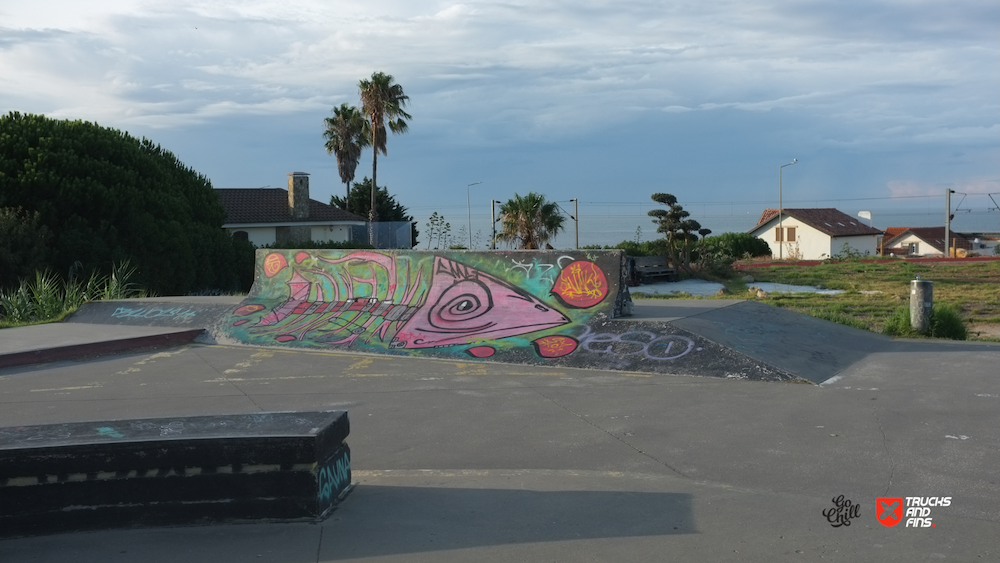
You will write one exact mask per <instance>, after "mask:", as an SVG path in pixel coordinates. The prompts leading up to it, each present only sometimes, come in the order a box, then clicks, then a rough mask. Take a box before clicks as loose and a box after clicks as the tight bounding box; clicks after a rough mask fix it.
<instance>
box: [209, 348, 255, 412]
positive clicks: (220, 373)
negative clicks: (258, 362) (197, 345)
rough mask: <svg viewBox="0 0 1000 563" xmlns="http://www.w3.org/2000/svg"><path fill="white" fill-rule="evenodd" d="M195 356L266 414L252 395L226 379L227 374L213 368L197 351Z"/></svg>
mask: <svg viewBox="0 0 1000 563" xmlns="http://www.w3.org/2000/svg"><path fill="white" fill-rule="evenodd" d="M194 355H195V356H198V359H199V360H201V361H202V363H204V364H205V365H206V366H208V367H209V369H211V370H212V371H214V372H215V373H217V374H219V377H220V378H222V380H223V381H225V382H226V383H228V384H230V385H232V386H233V388H234V389H236V390H237V391H239V392H240V393H243V396H244V397H246V398H247V400H248V401H250V402H251V403H253V406H255V407H257V410H259V411H260V412H264V409H263V408H261V406H260V405H258V404H257V401H255V400H253V397H251V396H250V395H248V394H247V392H246V391H244V390H243V389H241V388H240V386H239V385H237V384H236V382H235V381H231V380H230V379H229V378H228V377H226V374H224V373H222V372H221V371H219V370H218V369H217V368H216V367H215V366H213V365H212V364H211V363H209V361H208V360H206V359H205V358H204V357H202V355H201V354H199V353H198V351H197V350H195V352H194Z"/></svg>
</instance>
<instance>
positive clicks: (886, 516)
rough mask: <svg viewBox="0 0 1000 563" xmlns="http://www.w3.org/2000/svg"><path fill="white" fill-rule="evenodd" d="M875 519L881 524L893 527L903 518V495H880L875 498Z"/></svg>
mask: <svg viewBox="0 0 1000 563" xmlns="http://www.w3.org/2000/svg"><path fill="white" fill-rule="evenodd" d="M875 519H876V520H878V523H879V524H882V525H883V526H887V527H890V528H891V527H893V526H895V525H896V524H899V521H900V520H902V519H903V497H878V498H876V499H875Z"/></svg>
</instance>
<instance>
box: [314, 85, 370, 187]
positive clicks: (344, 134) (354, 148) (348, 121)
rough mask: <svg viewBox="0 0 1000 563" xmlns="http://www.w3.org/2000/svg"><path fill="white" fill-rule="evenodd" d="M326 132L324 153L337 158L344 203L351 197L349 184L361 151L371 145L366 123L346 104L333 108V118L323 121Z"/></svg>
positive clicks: (352, 178) (362, 115)
mask: <svg viewBox="0 0 1000 563" xmlns="http://www.w3.org/2000/svg"><path fill="white" fill-rule="evenodd" d="M323 122H324V123H325V124H326V131H325V132H323V137H324V138H326V152H327V154H332V155H334V156H336V157H337V172H339V173H340V181H341V182H343V183H344V185H345V186H347V195H346V196H345V199H344V201H347V199H349V198H350V197H351V182H353V181H354V171H355V170H356V169H357V167H358V161H360V160H361V149H363V148H364V147H367V146H369V145H371V137H370V135H369V132H368V121H367V120H366V119H365V116H364V114H362V113H361V112H360V111H358V108H356V107H354V106H349V105H347V104H340V107H339V108H338V107H335V108H333V117H327V118H324V119H323Z"/></svg>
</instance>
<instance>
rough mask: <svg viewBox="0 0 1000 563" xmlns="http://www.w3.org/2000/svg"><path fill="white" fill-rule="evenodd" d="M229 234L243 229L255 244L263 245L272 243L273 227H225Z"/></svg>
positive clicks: (273, 239)
mask: <svg viewBox="0 0 1000 563" xmlns="http://www.w3.org/2000/svg"><path fill="white" fill-rule="evenodd" d="M226 231H228V232H229V234H230V235H232V234H233V233H234V232H236V231H245V232H246V233H247V238H248V239H249V240H250V242H251V243H252V244H254V245H255V246H264V245H266V244H274V241H275V236H274V227H239V228H235V229H226Z"/></svg>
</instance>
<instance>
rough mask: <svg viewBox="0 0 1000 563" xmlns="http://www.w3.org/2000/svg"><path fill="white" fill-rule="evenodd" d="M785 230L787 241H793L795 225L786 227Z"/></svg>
mask: <svg viewBox="0 0 1000 563" xmlns="http://www.w3.org/2000/svg"><path fill="white" fill-rule="evenodd" d="M785 230H786V231H787V233H785V234H787V235H788V236H787V238H788V242H795V227H788V228H786V229H785Z"/></svg>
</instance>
